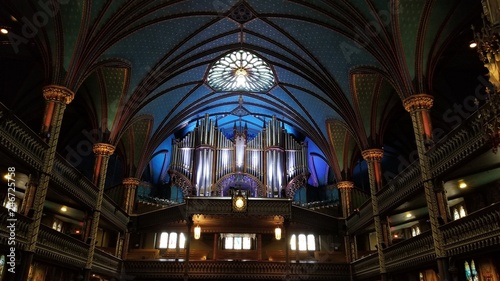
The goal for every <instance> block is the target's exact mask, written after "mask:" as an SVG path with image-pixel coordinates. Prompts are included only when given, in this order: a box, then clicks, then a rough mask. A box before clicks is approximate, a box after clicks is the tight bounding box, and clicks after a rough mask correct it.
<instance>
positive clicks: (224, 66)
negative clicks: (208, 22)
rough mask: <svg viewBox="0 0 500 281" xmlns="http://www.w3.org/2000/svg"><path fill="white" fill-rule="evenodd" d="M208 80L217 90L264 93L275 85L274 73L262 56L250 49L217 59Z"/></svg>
mask: <svg viewBox="0 0 500 281" xmlns="http://www.w3.org/2000/svg"><path fill="white" fill-rule="evenodd" d="M207 81H208V85H209V86H210V87H212V89H214V90H215V91H217V92H230V91H244V92H254V93H262V92H266V91H269V90H270V89H271V88H272V87H273V85H274V74H273V71H272V70H271V68H270V67H269V65H268V64H267V63H266V62H265V61H263V60H262V59H261V58H259V57H258V56H256V55H255V54H252V53H250V52H248V51H244V50H239V51H234V52H232V53H229V54H227V55H225V56H224V57H222V58H220V59H219V60H218V61H216V62H215V63H214V64H213V65H212V67H211V68H210V71H209V72H208V77H207Z"/></svg>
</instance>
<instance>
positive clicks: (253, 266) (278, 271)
mask: <svg viewBox="0 0 500 281" xmlns="http://www.w3.org/2000/svg"><path fill="white" fill-rule="evenodd" d="M184 270H185V267H184V264H183V263H179V262H175V261H171V262H168V261H126V262H125V271H126V273H127V275H129V276H135V278H136V279H139V280H142V279H146V278H164V279H174V278H181V277H182V276H183V273H184ZM287 274H288V275H289V276H290V279H293V280H302V279H307V280H347V279H348V278H349V265H347V264H331V263H290V264H287V263H283V262H262V261H261V262H258V261H203V262H200V261H190V262H189V265H188V276H189V277H190V278H194V279H196V278H197V277H199V278H203V279H207V278H209V279H217V278H219V279H231V278H233V280H237V279H255V280H262V279H265V280H283V277H284V276H286V275H287Z"/></svg>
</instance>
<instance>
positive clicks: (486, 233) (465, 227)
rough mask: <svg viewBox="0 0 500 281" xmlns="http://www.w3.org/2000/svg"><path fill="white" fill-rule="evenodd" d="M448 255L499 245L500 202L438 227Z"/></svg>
mask: <svg viewBox="0 0 500 281" xmlns="http://www.w3.org/2000/svg"><path fill="white" fill-rule="evenodd" d="M440 229H441V231H442V232H443V236H444V240H445V248H446V253H447V255H448V256H454V255H459V254H464V253H468V252H472V251H477V250H482V249H487V248H491V247H498V246H499V245H500V203H495V204H492V205H490V206H488V207H486V208H483V209H481V210H478V211H476V212H474V213H470V214H468V215H467V216H466V217H463V218H461V219H459V220H455V221H452V222H450V223H447V224H445V225H443V226H441V227H440Z"/></svg>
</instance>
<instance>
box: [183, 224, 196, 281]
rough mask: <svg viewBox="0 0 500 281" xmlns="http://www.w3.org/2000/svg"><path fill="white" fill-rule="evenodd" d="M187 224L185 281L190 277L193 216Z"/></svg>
mask: <svg viewBox="0 0 500 281" xmlns="http://www.w3.org/2000/svg"><path fill="white" fill-rule="evenodd" d="M186 226H187V233H188V235H187V239H186V245H185V247H184V248H185V249H186V253H185V256H184V281H187V280H188V279H189V254H190V252H191V240H193V238H194V235H193V216H192V215H191V216H189V217H188V218H187V221H186Z"/></svg>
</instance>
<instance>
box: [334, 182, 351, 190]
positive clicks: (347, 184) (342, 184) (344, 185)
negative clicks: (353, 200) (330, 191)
mask: <svg viewBox="0 0 500 281" xmlns="http://www.w3.org/2000/svg"><path fill="white" fill-rule="evenodd" d="M337 188H338V189H353V188H354V182H352V181H339V182H338V183H337Z"/></svg>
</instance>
